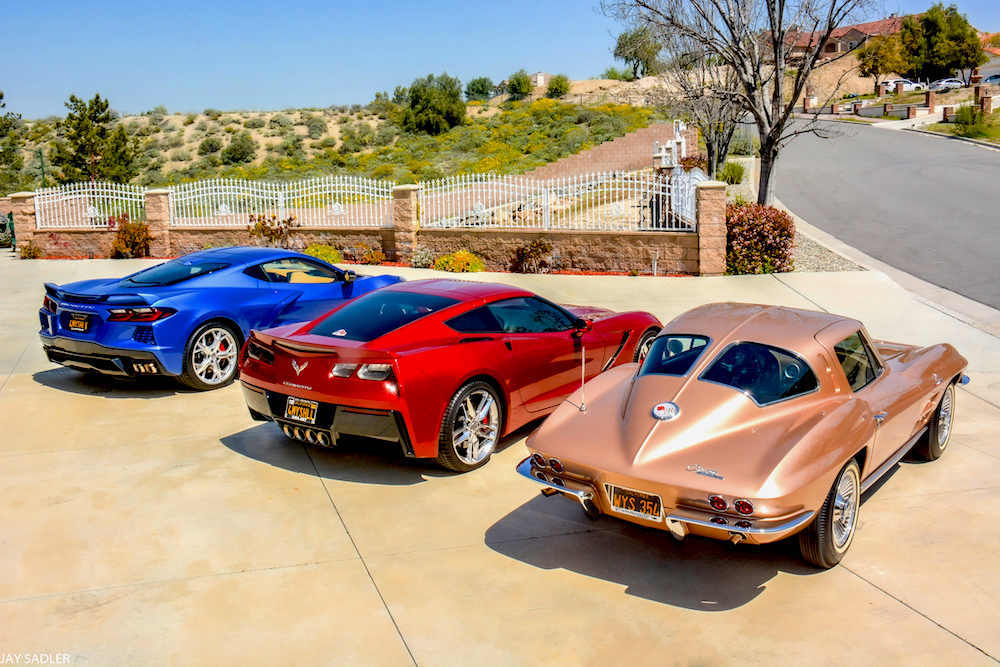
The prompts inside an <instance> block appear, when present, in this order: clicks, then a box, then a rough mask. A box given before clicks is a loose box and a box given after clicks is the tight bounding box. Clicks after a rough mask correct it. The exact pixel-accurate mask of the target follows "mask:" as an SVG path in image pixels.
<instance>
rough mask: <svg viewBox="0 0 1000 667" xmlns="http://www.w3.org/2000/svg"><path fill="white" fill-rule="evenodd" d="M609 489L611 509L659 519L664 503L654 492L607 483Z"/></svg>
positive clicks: (643, 517) (654, 519) (640, 516)
mask: <svg viewBox="0 0 1000 667" xmlns="http://www.w3.org/2000/svg"><path fill="white" fill-rule="evenodd" d="M605 487H606V488H607V490H608V498H609V499H610V500H611V509H612V511H614V512H618V513H620V514H628V515H629V516H634V517H638V518H640V519H649V520H650V521H659V520H660V515H661V514H662V513H663V512H662V509H661V508H662V507H663V503H662V501H661V500H660V497H659V496H657V495H655V494H652V493H643V492H641V491H633V490H632V489H623V488H621V487H620V486H612V485H611V484H605Z"/></svg>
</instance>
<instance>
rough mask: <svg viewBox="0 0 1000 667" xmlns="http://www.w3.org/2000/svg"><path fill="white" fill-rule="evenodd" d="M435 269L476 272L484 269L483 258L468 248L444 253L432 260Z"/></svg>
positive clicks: (452, 271)
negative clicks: (447, 253)
mask: <svg viewBox="0 0 1000 667" xmlns="http://www.w3.org/2000/svg"><path fill="white" fill-rule="evenodd" d="M434 270H435V271H450V272H451V273H478V272H480V271H485V270H486V264H484V263H483V260H481V259H480V258H478V257H476V256H475V255H473V254H472V253H471V252H469V251H468V250H459V251H458V252H453V253H451V254H450V255H445V256H444V257H441V258H439V259H438V261H436V262H434Z"/></svg>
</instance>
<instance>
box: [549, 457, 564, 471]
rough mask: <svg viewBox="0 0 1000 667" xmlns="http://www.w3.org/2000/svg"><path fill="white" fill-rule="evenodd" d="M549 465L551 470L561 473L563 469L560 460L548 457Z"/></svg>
mask: <svg viewBox="0 0 1000 667" xmlns="http://www.w3.org/2000/svg"><path fill="white" fill-rule="evenodd" d="M549 467H550V468H552V470H553V472H558V473H561V472H563V471H564V470H565V468H564V467H563V464H562V461H560V460H559V459H549Z"/></svg>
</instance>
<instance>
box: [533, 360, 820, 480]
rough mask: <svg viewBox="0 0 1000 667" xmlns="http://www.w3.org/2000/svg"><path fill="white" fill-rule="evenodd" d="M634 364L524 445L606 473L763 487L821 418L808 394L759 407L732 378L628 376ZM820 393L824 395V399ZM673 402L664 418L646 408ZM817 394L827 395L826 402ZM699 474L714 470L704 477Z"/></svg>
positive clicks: (594, 387)
mask: <svg viewBox="0 0 1000 667" xmlns="http://www.w3.org/2000/svg"><path fill="white" fill-rule="evenodd" d="M635 370H636V365H635V364H625V365H623V366H620V367H619V368H616V369H612V370H611V371H608V372H606V373H604V374H602V375H600V376H598V377H597V378H596V379H595V380H593V381H591V382H590V383H588V384H587V386H586V391H585V399H586V408H587V410H586V412H580V411H579V410H578V409H577V408H576V407H574V406H573V405H571V404H576V405H579V404H580V399H581V396H580V392H579V391H577V392H576V393H575V394H574V395H573V396H570V397H569V399H567V402H564V403H563V404H562V405H561V406H560V407H559V408H558V409H557V410H556V411H555V412H554V413H553V414H552V415H551V416H550V417H549V418H548V419H547V420H546V421H545V422H544V423H543V424H542V426H541V427H540V428H539V429H538V431H536V433H535V434H534V435H533V436H532V437H531V438H530V439H529V440H528V443H527V444H528V447H530V448H531V449H533V450H538V451H542V452H545V453H546V454H548V455H551V456H558V457H560V458H562V459H563V460H564V462H566V461H577V462H580V463H584V464H585V465H587V466H592V467H594V468H598V469H601V470H605V471H608V472H613V473H619V474H622V475H628V476H636V477H641V478H645V479H651V480H656V481H657V482H660V483H665V484H676V485H678V486H692V485H696V484H698V483H699V482H698V481H697V480H696V479H694V475H693V474H692V473H693V472H695V471H697V470H698V469H699V468H700V469H702V470H704V471H715V472H716V474H717V475H718V476H719V477H722V478H725V481H726V488H727V489H729V490H730V492H731V493H745V494H747V495H752V496H758V497H759V496H761V495H767V491H768V489H767V486H768V480H769V478H770V477H771V476H772V475H773V473H774V471H775V470H776V469H777V468H779V467H780V464H781V462H782V460H783V459H785V458H786V457H789V455H790V452H791V450H792V449H793V448H794V446H795V444H796V443H797V442H798V441H799V440H801V439H802V438H803V437H804V436H805V435H806V434H807V433H808V432H809V431H810V429H812V428H813V427H814V426H815V425H816V424H817V423H818V422H819V420H820V419H821V417H822V413H821V410H820V409H819V406H818V405H817V401H816V399H814V398H811V397H809V396H804V397H799V398H797V399H793V400H789V401H785V402H782V403H777V404H774V405H771V406H767V407H764V408H761V407H758V406H757V405H756V404H755V403H754V402H753V401H752V400H750V399H749V398H748V397H747V396H745V395H744V394H743V393H741V392H739V391H736V390H735V389H733V388H731V387H725V386H722V385H718V384H715V383H711V382H705V381H702V380H698V379H697V378H696V377H693V376H689V377H675V376H667V375H644V376H639V377H634V378H633V377H632V375H633V374H634V373H635ZM821 400H822V399H821ZM668 401H669V402H673V403H675V404H676V405H677V406H678V408H679V409H680V411H679V413H678V416H677V417H676V418H674V419H672V420H669V421H663V420H660V419H657V418H656V417H654V416H653V408H654V407H655V406H656V405H657V404H659V403H664V402H668ZM823 402H824V403H825V402H827V401H825V400H824V401H823ZM701 479H702V480H703V481H704V483H711V482H713V480H714V478H707V477H704V476H703V477H702V478H701Z"/></svg>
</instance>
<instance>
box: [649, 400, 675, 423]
mask: <svg viewBox="0 0 1000 667" xmlns="http://www.w3.org/2000/svg"><path fill="white" fill-rule="evenodd" d="M680 413H681V409H680V408H679V407H677V404H676V403H669V402H667V403H660V404H659V405H657V406H656V407H655V408H653V416H654V417H656V418H657V419H661V420H663V421H666V422H668V421H670V420H671V419H673V418H675V417H676V416H677V415H679V414H680Z"/></svg>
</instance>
